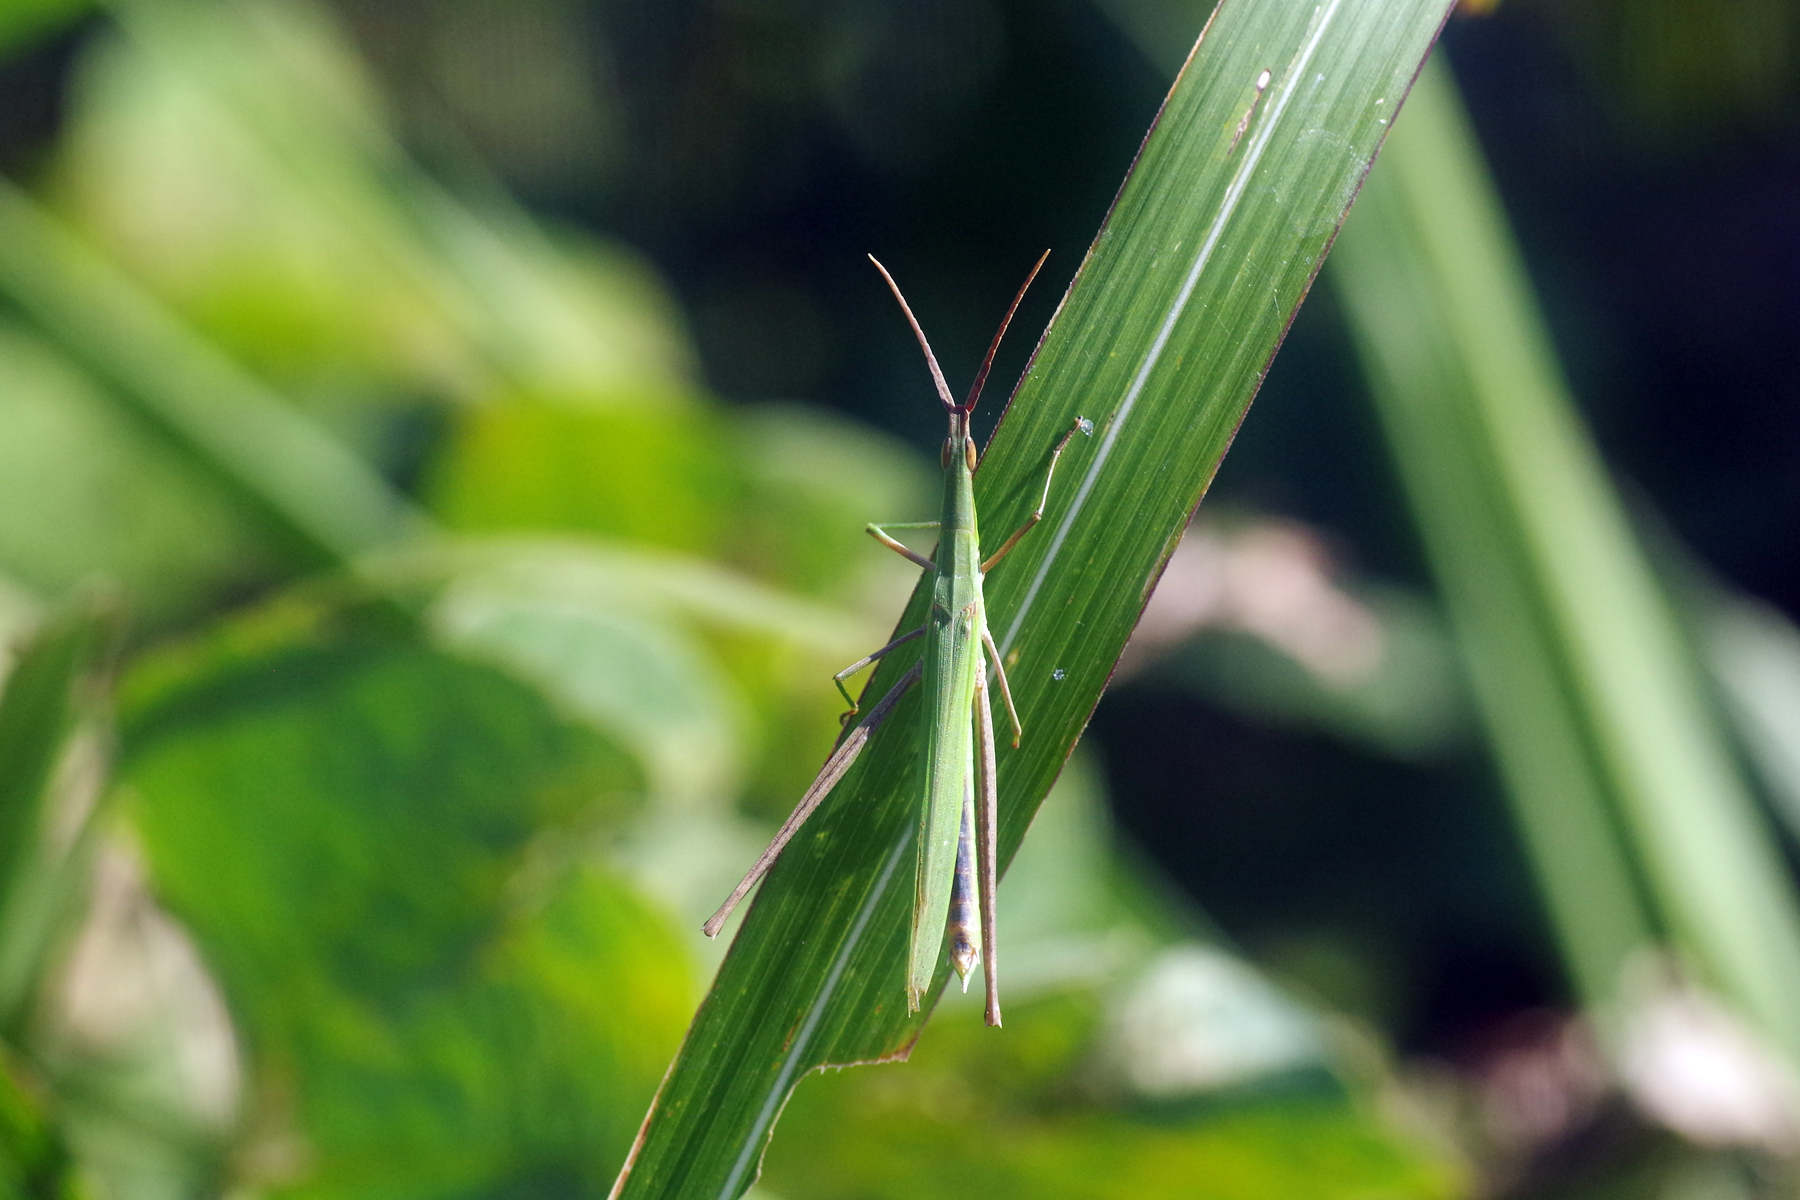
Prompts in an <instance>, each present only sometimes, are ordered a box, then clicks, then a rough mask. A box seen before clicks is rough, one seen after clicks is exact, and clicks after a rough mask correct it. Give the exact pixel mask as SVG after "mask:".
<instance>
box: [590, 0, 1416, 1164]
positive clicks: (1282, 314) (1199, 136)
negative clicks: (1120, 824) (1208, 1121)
mask: <svg viewBox="0 0 1800 1200" xmlns="http://www.w3.org/2000/svg"><path fill="white" fill-rule="evenodd" d="M1445 8H1446V5H1445V4H1444V3H1443V2H1442V0H1327V2H1326V3H1324V4H1321V5H1318V6H1317V7H1315V6H1312V5H1281V4H1266V3H1257V2H1254V0H1226V2H1225V3H1224V4H1223V5H1222V6H1221V7H1220V9H1219V10H1218V12H1217V13H1216V14H1215V15H1214V17H1213V19H1212V21H1211V24H1210V26H1209V31H1208V33H1207V34H1206V36H1205V37H1204V38H1203V39H1202V41H1201V42H1200V44H1199V46H1198V47H1197V48H1196V50H1195V52H1194V54H1193V55H1192V57H1191V58H1190V60H1189V62H1188V64H1187V67H1186V68H1185V69H1184V71H1183V73H1182V75H1181V77H1180V78H1179V79H1178V80H1177V82H1176V84H1175V88H1174V90H1173V91H1172V92H1171V93H1170V96H1169V99H1168V101H1167V103H1166V104H1165V106H1164V109H1163V112H1162V114H1161V116H1160V118H1159V120H1158V123H1157V125H1156V127H1155V128H1154V129H1153V131H1152V133H1151V135H1150V137H1149V138H1148V139H1147V140H1146V142H1145V144H1144V146H1143V149H1142V151H1141V153H1140V155H1139V157H1138V161H1137V163H1136V164H1135V166H1134V167H1133V170H1132V173H1131V175H1130V177H1129V178H1128V180H1127V182H1126V185H1125V187H1124V189H1123V190H1122V191H1121V193H1120V196H1119V198H1118V200H1117V202H1116V203H1115V205H1114V208H1113V211H1112V213H1111V214H1110V216H1109V217H1108V219H1107V223H1106V225H1105V227H1104V228H1103V229H1102V230H1101V232H1100V235H1099V237H1098V238H1097V239H1096V241H1095V242H1094V245H1093V247H1092V248H1091V250H1090V251H1089V253H1088V256H1087V258H1086V259H1085V261H1084V262H1083V263H1082V266H1081V270H1080V273H1079V275H1078V276H1077V278H1076V280H1075V283H1074V284H1073V285H1072V286H1071V288H1070V291H1069V294H1068V296H1067V297H1066V298H1065V300H1064V302H1063V304H1062V306H1061V308H1060V309H1059V310H1058V314H1057V317H1056V319H1055V320H1054V321H1053V323H1052V325H1051V327H1050V330H1049V331H1048V332H1047V334H1046V335H1045V338H1044V341H1043V342H1042V344H1041V345H1040V346H1039V349H1038V352H1037V354H1036V356H1035V357H1034V359H1033V362H1032V366H1031V368H1030V370H1029V371H1028V372H1027V375H1026V379H1025V381H1024V383H1023V384H1022V385H1021V387H1020V390H1019V392H1018V394H1017V396H1016V398H1015V400H1014V402H1013V405H1012V407H1011V409H1010V410H1009V411H1008V413H1007V415H1006V418H1005V419H1004V421H1003V422H1002V424H1001V426H1000V429H999V430H998V432H997V433H996V435H995V438H994V440H993V443H992V444H991V445H990V447H989V449H988V452H987V454H986V456H985V459H984V461H983V465H982V468H981V471H980V473H979V474H978V476H977V477H976V493H977V498H978V501H979V503H980V507H981V523H982V527H983V528H984V529H986V530H988V531H989V532H988V538H989V540H990V542H991V543H994V544H997V542H998V540H999V539H1000V538H1002V537H1004V536H1005V534H1006V533H1007V532H1008V531H1009V530H1010V529H1012V528H1014V527H1016V525H1017V524H1018V523H1019V522H1020V521H1021V520H1023V518H1024V516H1025V514H1026V513H1028V512H1029V511H1030V510H1031V508H1032V506H1033V504H1034V502H1035V499H1036V496H1035V494H1034V487H1035V486H1037V485H1039V483H1040V481H1041V479H1042V472H1043V470H1044V467H1045V465H1046V463H1047V460H1048V457H1049V454H1050V451H1051V448H1052V447H1053V446H1054V445H1055V444H1056V441H1057V439H1058V438H1059V437H1060V435H1061V434H1062V433H1063V432H1064V431H1065V430H1066V429H1067V428H1068V427H1069V425H1070V423H1071V422H1072V421H1073V420H1074V419H1075V417H1076V416H1078V415H1080V416H1086V417H1088V418H1090V419H1091V420H1093V421H1094V423H1095V427H1096V428H1095V432H1094V436H1093V437H1092V438H1091V439H1083V438H1077V439H1076V441H1075V442H1074V443H1072V444H1071V445H1070V447H1069V450H1068V452H1067V453H1066V454H1065V456H1064V458H1063V461H1062V466H1061V468H1060V469H1059V473H1058V482H1057V487H1056V489H1055V492H1054V494H1053V495H1052V497H1051V501H1050V508H1049V510H1048V512H1047V514H1046V518H1045V521H1044V524H1043V526H1042V528H1041V529H1040V530H1039V531H1037V532H1035V533H1033V534H1032V535H1031V536H1030V537H1028V538H1027V539H1025V541H1024V542H1022V543H1020V545H1019V548H1018V549H1017V550H1016V551H1015V552H1014V553H1013V554H1012V556H1011V557H1010V558H1008V559H1007V560H1006V562H1005V563H1004V564H1002V565H1001V566H999V567H997V568H996V569H995V571H994V573H993V574H992V575H991V576H990V577H989V579H988V581H987V585H986V586H987V595H988V603H989V608H990V613H991V623H992V625H993V628H994V632H995V635H996V638H997V639H998V641H999V645H1000V650H1001V654H1002V656H1003V657H1004V660H1005V662H1006V664H1007V668H1008V672H1009V674H1010V676H1011V679H1012V686H1013V690H1014V694H1015V697H1016V698H1017V700H1018V703H1019V710H1020V715H1021V716H1022V718H1023V720H1024V726H1025V738H1024V743H1023V745H1022V747H1021V748H1020V749H1019V750H1016V751H1014V750H1011V749H1009V748H1006V747H1002V748H1001V751H1000V762H999V776H1000V810H1001V812H1000V818H1001V830H1000V841H1001V850H1002V861H1003V862H1004V861H1006V860H1007V859H1010V857H1011V854H1012V852H1013V850H1015V849H1016V848H1017V846H1018V844H1019V841H1020V839H1021V838H1022V837H1023V836H1024V833H1025V828H1026V826H1027V825H1028V824H1029V823H1030V821H1031V817H1032V815H1033V813H1034V812H1035V811H1036V808H1037V805H1038V802H1039V801H1040V800H1041V799H1042V798H1043V796H1044V794H1045V793H1046V792H1047V791H1048V789H1049V786H1050V784H1051V782H1052V780H1053V779H1054V778H1055V777H1056V774H1057V772H1058V771H1059V770H1060V769H1061V766H1062V763H1063V761H1064V759H1065V757H1066V756H1067V754H1068V752H1069V748H1070V747H1071V746H1072V745H1073V744H1074V742H1075V739H1076V737H1077V736H1078V735H1079V734H1080V732H1081V730H1082V728H1083V726H1084V725H1085V724H1086V722H1087V719H1088V716H1089V714H1090V713H1091V712H1092V710H1093V707H1094V704H1095V703H1096V701H1097V700H1098V698H1099V695H1100V692H1101V689H1102V688H1103V686H1104V685H1105V683H1106V679H1107V676H1108V674H1109V673H1110V671H1111V670H1112V666H1113V663H1114V661H1115V660H1116V659H1117V657H1118V654H1119V651H1120V649H1121V648H1122V647H1123V645H1124V643H1125V640H1126V638H1127V636H1128V635H1129V634H1130V631H1131V628H1132V626H1133V624H1134V623H1135V622H1136V619H1137V616H1138V612H1139V610H1140V609H1141V607H1142V605H1143V602H1144V599H1145V597H1146V596H1147V594H1148V592H1149V589H1150V587H1151V585H1152V584H1153V583H1154V581H1155V579H1156V576H1157V574H1158V572H1159V571H1160V569H1161V566H1162V563H1163V562H1164V560H1165V559H1166V557H1167V555H1168V554H1169V552H1170V551H1171V550H1172V549H1173V547H1174V545H1175V541H1176V538H1177V537H1178V535H1179V533H1180V531H1181V529H1182V527H1183V525H1184V524H1185V522H1186V519H1187V516H1188V514H1189V512H1190V511H1191V510H1192V508H1193V506H1194V504H1195V503H1196V502H1197V501H1198V500H1199V498H1200V495H1201V493H1202V492H1203V491H1204V489H1205V487H1206V484H1207V483H1208V481H1209V480H1210V479H1211V478H1212V475H1213V472H1214V470H1215V469H1216V467H1217V465H1218V462H1219V459H1220V457H1221V456H1222V455H1223V454H1224V452H1225V449H1226V447H1227V445H1228V444H1229V443H1230V440H1231V437H1232V434H1233V432H1234V431H1235V430H1236V428H1237V425H1238V422H1239V421H1240V420H1241V419H1242V418H1243V415H1244V411H1245V409H1246V407H1247V406H1248V404H1249V402H1250V398H1251V396H1252V395H1253V394H1254V392H1255V390H1256V387H1257V384H1258V383H1259V382H1260V380H1261V378H1262V375H1263V372H1264V370H1265V369H1266V367H1267V364H1268V361H1269V358H1270V356H1271V355H1272V354H1273V353H1274V351H1275V347H1276V345H1277V344H1278V343H1279V341H1280V339H1281V336H1282V334H1283V332H1284V331H1285V329H1286V328H1287V324H1288V322H1289V320H1290V319H1291V318H1292V316H1293V313H1294V310H1295V308H1296V307H1297V306H1298V305H1299V303H1300V300H1301V298H1302V297H1303V295H1304V294H1305V292H1306V289H1307V287H1308V285H1309V284H1310V282H1311V280H1312V277H1313V275H1314V273H1315V272H1316V271H1317V269H1318V265H1319V263H1320V260H1321V259H1322V257H1323V255H1324V253H1325V250H1326V247H1327V245H1328V244H1329V242H1330V240H1331V237H1332V235H1333V233H1334V231H1335V230H1336V228H1337V225H1338V223H1339V221H1340V220H1341V219H1342V217H1343V214H1344V211H1345V210H1346V208H1347V207H1348V205H1349V203H1350V199H1351V197H1352V196H1353V195H1354V193H1355V190H1356V187H1357V184H1358V182H1359V180H1360V179H1361V178H1362V175H1363V173H1364V172H1365V171H1366V169H1367V166H1368V163H1369V162H1370V160H1371V158H1372V157H1373V155H1374V153H1375V151H1376V149H1377V147H1378V146H1379V145H1380V142H1381V139H1382V136H1383V134H1384V133H1385V131H1386V128H1387V122H1388V121H1389V120H1390V119H1391V117H1392V115H1393V112H1394V110H1395V109H1396V108H1397V107H1398V105H1399V101H1400V99H1401V97H1402V96H1403V95H1404V94H1405V91H1406V89H1407V86H1408V84H1409V82H1410V81H1411V79H1412V77H1413V75H1414V73H1415V72H1416V70H1417V69H1418V64H1419V62H1420V61H1421V60H1422V58H1423V57H1424V54H1425V52H1426V49H1427V47H1428V46H1429V44H1430V41H1431V39H1432V37H1433V35H1434V34H1435V33H1436V30H1437V28H1438V26H1439V24H1440V22H1441V21H1442V19H1443V17H1444V13H1445ZM1265 72H1267V73H1268V77H1267V86H1266V88H1265V89H1263V90H1262V91H1261V92H1260V93H1259V90H1258V83H1259V79H1261V78H1262V77H1263V76H1264V73H1265ZM920 382H921V384H923V383H924V374H923V371H921V373H920ZM920 403H922V404H924V403H930V398H929V393H928V392H927V391H926V390H925V389H924V387H923V386H922V387H921V390H920ZM869 515H870V516H871V517H874V518H876V519H880V518H882V517H885V516H887V515H888V514H882V513H872V514H869ZM924 600H925V597H924V596H923V595H921V594H915V595H914V598H913V602H912V605H911V606H910V607H909V609H908V612H907V614H906V615H905V616H904V617H903V618H902V621H901V627H902V628H911V627H912V626H913V625H915V624H917V623H918V621H919V619H920V614H921V612H922V606H923V603H924ZM915 657H916V656H915V655H913V654H911V653H896V654H895V655H893V656H891V660H888V661H885V662H884V665H883V667H882V668H881V669H880V670H879V671H878V672H877V674H876V677H875V678H874V679H873V680H872V681H871V682H870V685H869V688H870V690H869V691H868V692H867V693H866V694H867V695H869V696H879V695H882V694H883V693H884V692H885V691H886V689H887V688H888V687H889V686H891V685H892V683H893V682H894V681H895V680H896V679H898V678H899V676H900V674H901V673H903V672H904V671H905V670H906V669H907V668H908V667H909V666H910V665H911V663H912V661H913V660H914V658H915ZM919 716H920V713H919V705H918V704H917V703H916V702H913V701H909V702H908V703H906V704H904V705H902V706H901V708H900V709H899V710H898V711H897V713H896V715H895V717H894V718H893V720H892V721H891V722H890V723H889V724H888V726H887V727H886V728H884V729H883V730H882V732H881V733H880V735H879V736H878V737H877V738H876V739H874V741H873V742H872V744H871V747H870V749H869V751H868V752H867V753H866V754H865V755H864V757H863V759H862V761H861V762H859V763H858V764H857V766H856V768H854V769H853V771H852V772H851V774H850V775H849V776H848V777H847V778H846V779H845V781H844V782H843V783H842V784H840V785H839V787H838V790H837V792H836V793H835V794H834V795H833V796H832V797H831V798H830V799H829V800H828V801H827V802H826V804H825V805H824V806H823V807H822V808H821V810H820V811H819V812H818V813H817V814H815V816H814V817H813V819H812V822H811V823H810V824H809V825H808V827H807V828H806V829H804V830H802V832H801V833H800V835H799V836H798V837H796V839H795V840H794V842H793V843H792V844H791V845H790V846H789V847H788V850H787V852H786V853H785V854H784V855H783V857H782V859H781V861H780V862H779V863H778V864H777V866H776V868H775V870H774V871H773V872H772V874H771V876H770V878H769V879H768V880H767V881H766V882H765V883H764V885H763V890H762V893H761V894H760V895H759V896H758V898H757V901H756V904H755V906H754V907H753V909H752V911H751V912H750V915H749V917H748V918H747V919H746V921H745V923H744V927H743V930H742V932H741V933H740V934H739V935H738V938H737V940H736V942H735V944H734V945H733V947H732V949H731V952H730V954H729V955H728V956H727V958H726V961H725V963H724V965H723V966H722V967H721V969H720V973H719V976H718V978H717V980H716V981H715V983H714V986H713V989H712V992H711V994H710V995H709V996H708V998H707V1000H706V1001H705V1003H704V1004H703V1005H702V1007H701V1010H700V1012H699V1014H698V1015H697V1016H696V1018H695V1021H694V1024H693V1026H692V1028H691V1029H690V1031H689V1034H688V1038H687V1041H686V1043H685V1045H684V1046H683V1049H682V1052H681V1054H680V1055H679V1056H678V1058H677V1059H676V1062H675V1063H674V1065H673V1067H672V1068H671V1070H670V1074H669V1076H668V1078H667V1080H666V1081H665V1083H664V1085H663V1089H662V1092H661V1094H660V1096H659V1098H658V1100H657V1103H656V1105H655V1106H654V1107H653V1108H652V1111H651V1114H650V1116H649V1117H648V1118H647V1120H646V1124H645V1128H644V1131H643V1134H642V1135H641V1136H640V1139H639V1144H638V1146H637V1149H636V1150H635V1152H634V1162H633V1165H632V1167H631V1168H630V1169H629V1171H628V1173H627V1174H625V1175H624V1176H622V1177H621V1181H620V1184H619V1187H618V1189H617V1194H621V1195H624V1196H628V1197H647V1196H658V1197H674V1196H682V1197H688V1196H696V1197H697V1196H705V1197H721V1198H723V1200H730V1198H732V1197H735V1196H737V1195H739V1194H741V1193H742V1192H743V1191H744V1189H745V1188H747V1187H748V1186H749V1185H750V1183H751V1181H752V1179H753V1178H754V1176H755V1172H756V1166H757V1162H758V1159H759V1157H760V1154H761V1151H762V1148H763V1145H764V1144H765V1141H766V1139H767V1137H768V1135H769V1132H770V1130H771V1128H772V1127H773V1124H774V1121H775V1118H776V1116H777V1114H778V1113H779V1112H780V1110H781V1106H782V1103H783V1102H784V1100H785V1099H786V1097H787V1094H788V1092H789V1090H790V1089H791V1088H792V1087H793V1085H794V1084H795V1083H796V1082H797V1081H798V1080H799V1078H800V1077H801V1076H802V1075H803V1074H804V1073H806V1072H807V1071H810V1070H813V1069H815V1068H817V1067H820V1066H822V1065H825V1064H828V1063H849V1062H865V1061H870V1060H878V1059H891V1058H895V1057H902V1056H904V1055H905V1054H906V1053H907V1051H908V1049H909V1048H910V1046H911V1044H912V1042H913V1040H914V1039H915V1038H916V1037H917V1036H918V1033H919V1030H920V1028H921V1025H922V1018H909V1017H908V1016H907V1012H906V996H905V992H904V982H905V966H906V941H907V931H908V921H909V915H910V905H911V896H912V886H911V884H912V881H911V877H910V873H911V868H912V854H911V841H910V836H911V828H912V823H913V819H914V813H915V809H916V805H917V803H918V792H919V789H920V769H919V764H918V758H919V749H918V748H919V746H920V745H921V743H922V732H923V731H922V729H921V728H920V726H919V724H918V721H919ZM1001 949H1002V957H1004V947H1002V948H1001ZM946 970H947V968H940V986H941V981H942V978H943V973H944V972H945V971H946ZM1002 981H1003V983H1004V971H1002ZM994 1036H996V1037H1004V1036H1006V1035H1005V1034H1004V1033H1003V1032H1002V1033H996V1034H994Z"/></svg>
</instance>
